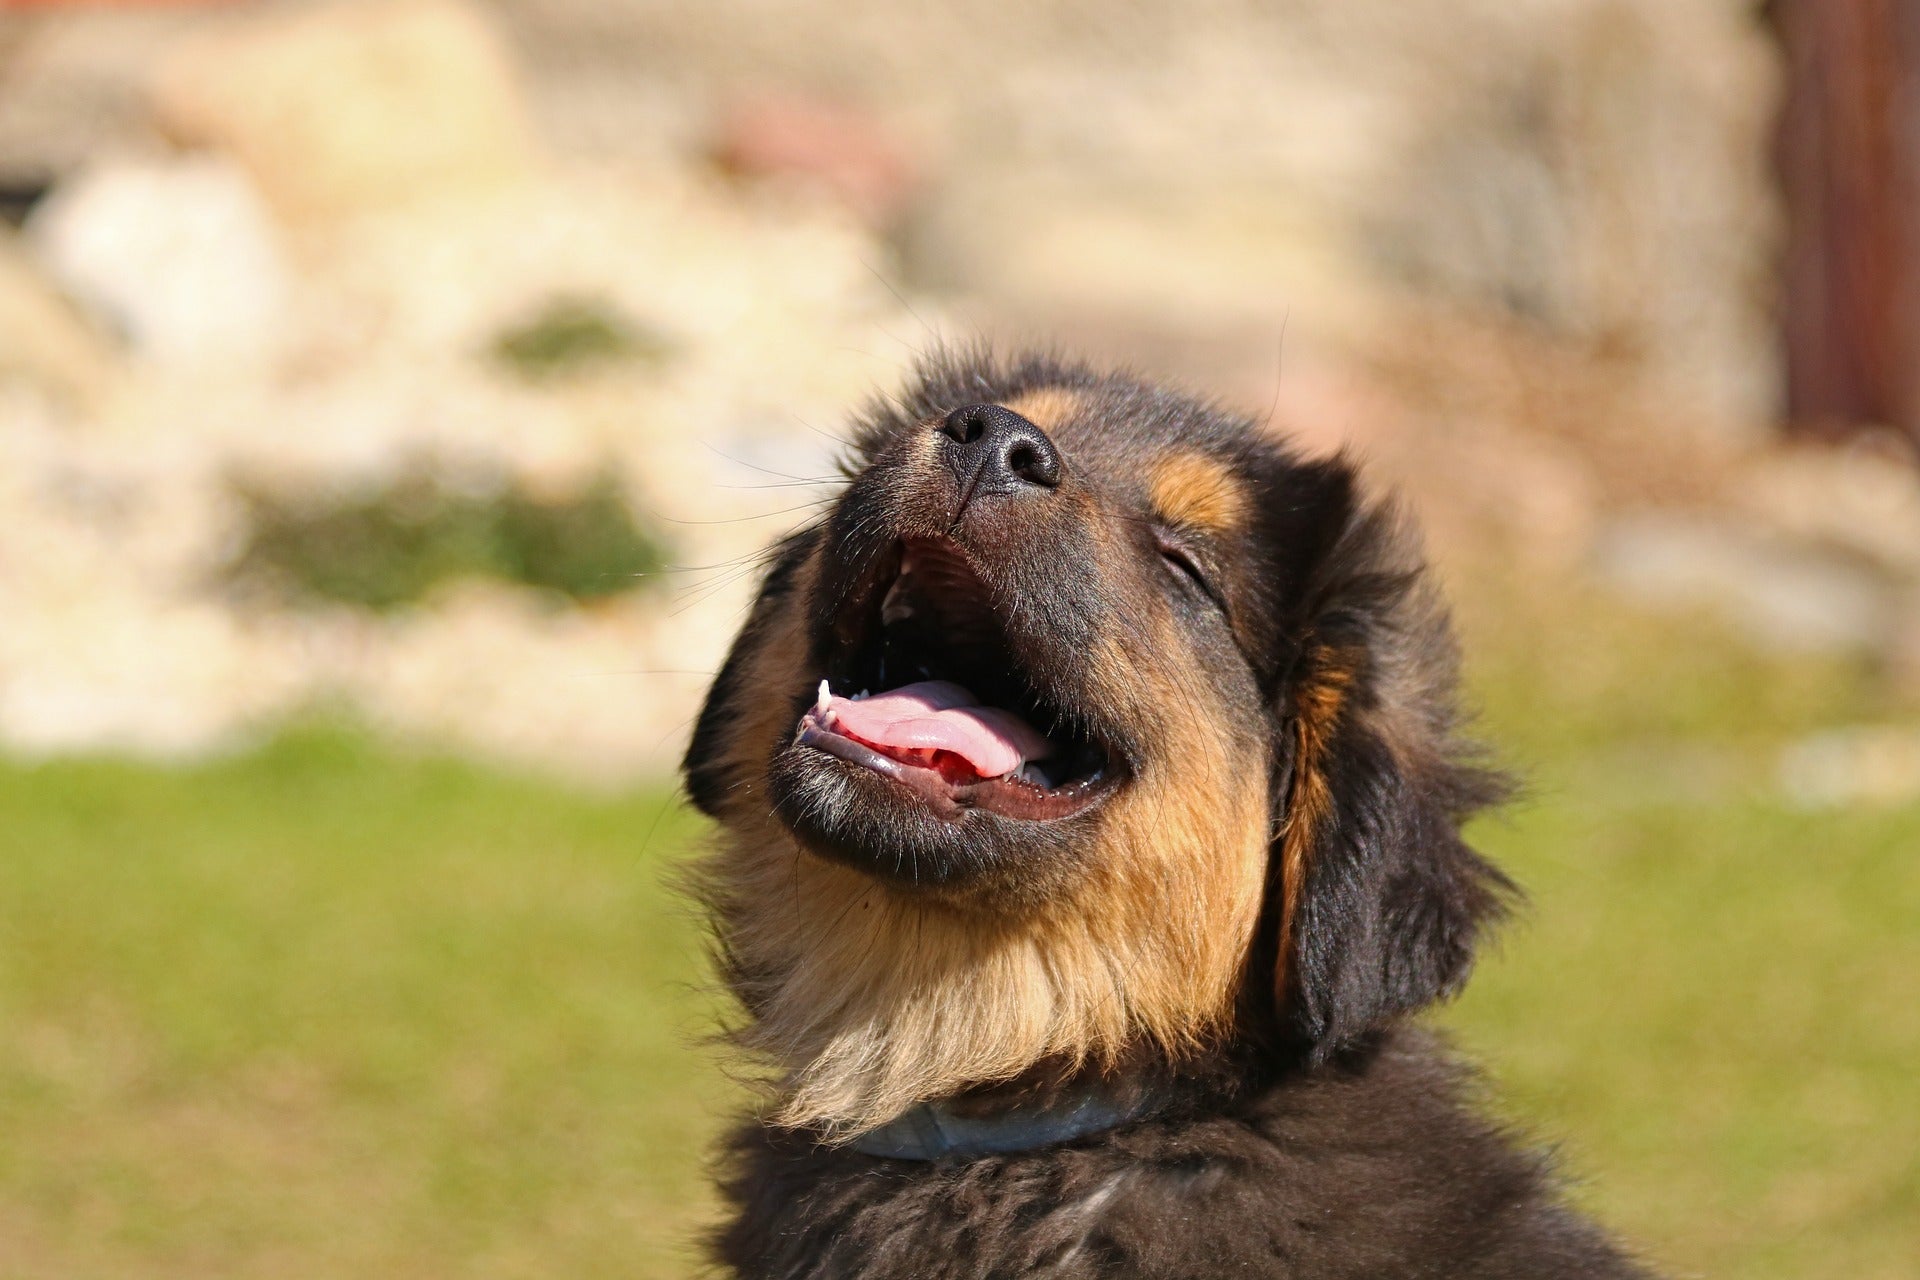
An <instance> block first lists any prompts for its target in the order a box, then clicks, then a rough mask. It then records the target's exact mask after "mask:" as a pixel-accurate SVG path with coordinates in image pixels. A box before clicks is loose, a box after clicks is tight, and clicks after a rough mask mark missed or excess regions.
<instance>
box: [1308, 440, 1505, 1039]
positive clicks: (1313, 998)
mask: <svg viewBox="0 0 1920 1280" xmlns="http://www.w3.org/2000/svg"><path fill="white" fill-rule="evenodd" d="M1296 474H1297V475H1298V473H1296ZM1312 474H1314V475H1315V476H1317V479H1318V483H1316V484H1314V485H1313V488H1315V489H1317V490H1318V493H1317V494H1316V499H1317V500H1315V501H1312V502H1308V503H1304V504H1300V505H1299V506H1296V507H1295V511H1296V512H1302V513H1304V514H1305V516H1306V518H1308V519H1310V520H1311V521H1312V523H1313V524H1314V525H1316V526H1317V528H1316V529H1315V530H1314V531H1313V533H1314V534H1317V535H1318V536H1311V535H1309V536H1305V537H1300V536H1298V535H1299V534H1300V532H1301V531H1300V530H1297V529H1296V530H1295V531H1294V532H1295V535H1296V536H1295V538H1294V539H1293V540H1292V541H1291V545H1292V546H1294V547H1297V548H1307V549H1308V557H1309V563H1308V564H1307V565H1306V566H1305V568H1304V573H1303V574H1302V575H1301V576H1299V577H1297V578H1296V580H1295V583H1294V584H1292V586H1293V589H1291V590H1289V591H1288V592H1287V594H1288V595H1289V596H1290V597H1291V598H1292V600H1293V601H1294V602H1295V603H1294V604H1293V606H1292V607H1290V608H1288V609H1287V610H1286V614H1285V617H1286V622H1285V624H1284V626H1283V627H1282V632H1283V635H1282V640H1281V643H1282V645H1283V647H1284V649H1285V653H1284V654H1283V655H1282V662H1283V663H1284V664H1285V665H1284V669H1283V670H1282V671H1281V672H1280V674H1279V677H1278V679H1277V683H1276V687H1275V707H1276V710H1277V712H1278V714H1279V717H1280V723H1281V735H1282V736H1281V750H1280V752H1279V762H1278V768H1277V777H1276V793H1277V794H1276V803H1277V805H1278V806H1279V807H1278V809H1277V812H1278V813H1279V814H1280V818H1281V826H1280V830H1279V835H1278V836H1277V838H1276V840H1275V842H1274V846H1273V866H1274V874H1273V876H1272V879H1273V881H1274V883H1273V885H1272V890H1271V894H1272V897H1271V900H1270V906H1271V908H1272V910H1273V911H1274V912H1275V913H1276V914H1277V942H1278V952H1277V964H1276V974H1275V986H1276V994H1277V996H1278V998H1279V1006H1280V1009H1281V1012H1282V1015H1283V1017H1284V1018H1285V1019H1286V1021H1287V1022H1288V1023H1289V1024H1290V1026H1291V1029H1292V1031H1293V1033H1294V1034H1295V1035H1296V1036H1297V1037H1299V1039H1300V1040H1302V1041H1303V1042H1304V1043H1306V1044H1307V1045H1309V1046H1310V1048H1311V1052H1312V1053H1313V1055H1314V1056H1315V1057H1325V1056H1326V1055H1327V1054H1330V1053H1332V1052H1333V1051H1335V1050H1336V1049H1338V1048H1339V1047H1340V1046H1342V1045H1343V1044H1347V1043H1350V1042H1351V1041H1352V1040H1354V1039H1355V1038H1356V1037H1358V1036H1360V1035H1362V1034H1363V1033H1365V1032H1366V1031H1368V1030H1369V1029H1371V1028H1374V1027H1377V1026H1379V1025H1380V1024H1382V1023H1383V1022H1385V1021H1387V1020H1388V1019H1391V1018H1392V1017H1394V1016H1395V1015H1397V1014H1401V1013H1404V1012H1406V1011H1408V1010H1412V1009H1417V1008H1419V1007H1420V1006H1422V1005H1426V1004H1429V1003H1431V1002H1433V1001H1435V1000H1439V999H1442V998H1444V997H1446V996H1448V995H1451V994H1452V993H1453V992H1454V991H1456V990H1457V989H1458V988H1459V986H1460V985H1461V984H1462V983H1463V982H1464V981H1465V980H1466V977H1467V973H1468V970H1469V969H1470V968H1471V966H1472V963H1473V954H1474V947H1475V944H1476V943H1477V942H1478V941H1479V939H1480V937H1481V936H1482V934H1483V932H1484V931H1485V930H1486V929H1487V927H1488V926H1489V925H1490V924H1492V923H1493V922H1494V921H1496V920H1497V919H1498V918H1499V917H1500V916H1501V915H1503V914H1504V912H1505V908H1506V903H1507V902H1508V900H1509V899H1510V898H1511V897H1512V896H1513V895H1514V893H1515V890H1514V887H1513V885H1512V882H1510V881H1509V880H1508V879H1507V878H1506V877H1505V876H1504V875H1502V874H1501V873H1500V872H1499V871H1498V870H1496V869H1495V868H1494V867H1493V866H1492V865H1491V864H1489V863H1488V862H1486V861H1485V860H1484V859H1482V858H1481V857H1480V856H1479V855H1478V854H1476V853H1475V852H1474V851H1473V850H1472V849H1471V848H1469V847H1468V846H1467V844H1466V842H1465V841H1464V840H1462V838H1461V834H1460V828H1461V824H1462V822H1463V821H1464V820H1465V819H1466V818H1467V817H1468V816H1470V815H1471V814H1472V813H1473V812H1475V811H1476V810H1478V809H1480V808H1483V807H1485V806H1486V805H1488V804H1491V803H1493V802H1494V801H1496V800H1498V799H1501V798H1502V797H1504V795H1505V794H1506V793H1507V790H1508V788H1507V783H1506V781H1505V779H1503V778H1501V777H1500V776H1499V775H1498V774H1496V773H1493V772H1491V771H1489V770H1487V769H1485V768H1482V767H1480V766H1479V765H1478V764H1477V763H1476V761H1475V758H1474V752H1473V750H1472V748H1471V747H1470V746H1469V745H1468V744H1466V743H1464V742H1463V741H1462V740H1461V738H1460V737H1459V733H1458V730H1459V717H1458V714H1457V712H1456V710H1455V707H1454V695H1455V685H1456V682H1457V669H1458V656H1457V650H1456V647H1455V644H1454V640H1453V635H1452V631H1451V627H1450V624H1449V621H1448V618H1447V614H1446V611H1445V609H1444V608H1443V606H1442V605H1441V603H1440V600H1439V597H1438V594H1437V592H1436V591H1435V590H1434V588H1433V586H1432V584H1431V583H1430V581H1429V580H1428V578H1427V574H1426V569H1425V566H1424V564H1423V562H1422V558H1421V554H1420V550H1419V546H1418V543H1417V540H1416V539H1415V537H1414V536H1413V534H1412V532H1411V530H1410V528H1409V527H1408V526H1407V524H1406V522H1405V521H1404V520H1403V519H1402V518H1401V516H1400V514H1399V513H1398V511H1396V510H1395V509H1394V508H1392V507H1391V506H1387V505H1378V506H1368V505H1365V504H1364V503H1362V502H1361V501H1360V500H1359V499H1358V498H1357V497H1356V495H1355V489H1354V482H1353V478H1352V472H1351V470H1350V469H1349V468H1348V467H1347V466H1346V465H1345V464H1344V463H1329V464H1322V465H1320V466H1317V467H1315V468H1313V469H1312ZM1316 544H1317V545H1316ZM1282 545H1285V544H1282Z"/></svg>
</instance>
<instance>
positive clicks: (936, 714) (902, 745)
mask: <svg viewBox="0 0 1920 1280" xmlns="http://www.w3.org/2000/svg"><path fill="white" fill-rule="evenodd" d="M814 714H815V715H817V716H819V718H820V719H821V720H822V721H823V722H825V723H826V724H827V725H828V726H830V727H831V728H833V729H835V730H837V731H839V732H841V733H844V734H846V735H848V736H849V737H854V738H858V739H860V740H861V741H862V742H865V743H868V744H870V745H872V746H876V747H894V748H897V749H905V750H922V751H951V752H952V753H953V754H955V755H957V756H959V757H961V758H962V759H964V760H965V761H966V762H967V763H968V764H970V765H972V766H973V770H974V772H975V773H977V774H979V775H980V776H981V777H983V778H998V777H1000V776H1001V775H1003V774H1008V773H1012V772H1014V771H1015V770H1017V769H1018V768H1020V766H1021V765H1023V764H1025V763H1026V762H1027V761H1029V760H1043V759H1045V758H1046V757H1047V756H1049V755H1051V754H1052V753H1053V744H1052V743H1050V742H1048V741H1047V740H1046V738H1044V737H1042V736H1041V735H1040V733H1039V731H1038V730H1036V729H1035V728H1034V727H1033V726H1032V725H1030V724H1028V723H1027V722H1026V721H1025V720H1022V719H1021V718H1020V717H1019V716H1016V715H1014V714H1013V713H1012V712H1011V711H1002V710H1000V709H999V708H998V707H983V706H981V705H979V703H978V701H977V700H976V699H975V698H974V696H973V695H972V694H970V693H968V692H967V691H966V690H965V689H963V688H961V687H960V686H959V685H957V684H953V683H951V682H949V681H946V680H923V681H921V682H920V683H919V684H909V685H903V686H901V687H900V688H898V689H889V690H887V692H885V693H876V694H874V695H873V696H872V697H870V698H858V699H855V698H842V697H839V696H837V695H836V696H832V697H829V698H828V700H827V703H826V706H825V707H824V708H815V712H814Z"/></svg>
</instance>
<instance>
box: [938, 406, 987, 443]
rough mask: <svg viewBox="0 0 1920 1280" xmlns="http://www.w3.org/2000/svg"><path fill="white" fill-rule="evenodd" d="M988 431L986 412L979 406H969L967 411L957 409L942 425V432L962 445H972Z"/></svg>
mask: <svg viewBox="0 0 1920 1280" xmlns="http://www.w3.org/2000/svg"><path fill="white" fill-rule="evenodd" d="M986 429H987V415H986V412H985V411H984V410H983V409H982V408H981V406H979V405H969V406H968V407H966V408H965V409H955V410H954V411H953V412H952V413H950V414H948V415H947V420H946V421H945V422H942V423H941V424H940V430H941V432H942V433H943V434H945V435H947V436H948V437H950V438H951V439H953V440H955V441H958V442H959V443H960V444H972V443H973V442H974V441H975V440H978V439H979V438H980V437H981V435H983V434H984V433H985V432H986Z"/></svg>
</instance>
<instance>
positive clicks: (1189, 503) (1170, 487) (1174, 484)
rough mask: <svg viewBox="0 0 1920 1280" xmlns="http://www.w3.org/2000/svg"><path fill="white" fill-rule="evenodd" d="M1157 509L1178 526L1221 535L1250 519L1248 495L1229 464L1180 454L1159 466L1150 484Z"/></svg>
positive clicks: (1149, 487)
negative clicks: (1222, 532) (1248, 515)
mask: <svg viewBox="0 0 1920 1280" xmlns="http://www.w3.org/2000/svg"><path fill="white" fill-rule="evenodd" d="M1147 487H1148V492H1149V493H1150V494H1151V496H1152V499H1153V505H1154V509H1155V510H1157V511H1158V512H1159V513H1160V514H1161V516H1162V517H1163V518H1165V519H1166V520H1168V521H1171V522H1172V523H1174V524H1181V525H1192V526H1194V527H1195V528H1199V529H1203V530H1206V531H1207V532H1209V533H1217V532H1220V531H1222V530H1225V529H1231V528H1234V527H1236V526H1238V525H1239V524H1241V523H1242V522H1243V521H1244V520H1245V519H1246V514H1247V495H1246V493H1245V491H1244V490H1243V489H1242V488H1241V485H1240V481H1239V480H1238V479H1237V478H1236V477H1235V476H1234V474H1233V472H1232V471H1231V470H1230V469H1229V468H1228V467H1227V466H1226V464H1225V463H1222V462H1219V461H1217V460H1215V459H1213V458H1209V457H1206V456H1205V455H1204V454H1198V453H1177V454H1174V455H1173V456H1171V457H1169V458H1166V459H1163V460H1162V461H1160V462H1159V463H1157V464H1155V466H1154V468H1153V471H1152V473H1151V474H1150V475H1149V477H1148V481H1147Z"/></svg>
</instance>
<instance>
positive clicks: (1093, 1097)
mask: <svg viewBox="0 0 1920 1280" xmlns="http://www.w3.org/2000/svg"><path fill="white" fill-rule="evenodd" d="M1153 1101H1154V1099H1153V1098H1152V1097H1151V1096H1144V1095H1143V1096H1141V1097H1139V1098H1136V1099H1134V1100H1133V1101H1131V1102H1124V1103H1123V1102H1120V1101H1117V1100H1116V1099H1114V1098H1111V1097H1108V1096H1107V1095H1105V1094H1103V1093H1099V1092H1095V1091H1092V1090H1088V1091H1085V1092H1082V1093H1078V1094H1069V1095H1067V1096H1066V1097H1065V1098H1062V1099H1059V1100H1058V1101H1056V1102H1055V1103H1054V1104H1053V1105H1051V1106H1039V1105H1028V1106H1023V1107H1013V1108H1010V1109H1008V1110H1006V1111H999V1112H995V1113H994V1114H992V1115H982V1116H973V1115H960V1114H958V1113H956V1112H954V1111H953V1110H952V1109H951V1108H950V1107H948V1106H947V1105H946V1104H945V1103H942V1102H938V1101H935V1102H922V1103H920V1104H918V1105H917V1106H914V1107H912V1108H910V1109H908V1110H907V1111H904V1112H902V1113H901V1114H900V1115H898V1116H896V1117H895V1118H894V1119H892V1120H891V1121H889V1122H887V1123H886V1124H883V1125H881V1126H880V1127H879V1128H878V1129H869V1130H868V1131H867V1132H865V1133H863V1134H861V1135H860V1136H859V1137H858V1138H855V1139H854V1140H853V1141H852V1142H851V1143H849V1144H848V1145H849V1146H850V1147H852V1148H853V1149H854V1150H855V1151H858V1152H860V1153H861V1154H862V1155H869V1156H880V1157H882V1158H884V1159H888V1160H938V1159H940V1158H941V1157H942V1156H984V1155H1005V1154H1009V1153H1011V1152H1015V1151H1031V1150H1033V1149H1034V1148H1036V1147H1047V1146H1052V1145H1053V1144H1055V1143H1058V1142H1071V1141H1072V1140H1073V1139H1075V1138H1084V1137H1087V1136H1089V1135H1090V1134H1096V1133H1105V1132H1106V1131H1107V1130H1109V1129H1117V1128H1119V1127H1120V1126H1121V1125H1124V1124H1126V1123H1128V1122H1129V1121H1133V1120H1137V1119H1139V1118H1140V1117H1141V1116H1142V1115H1144V1114H1145V1113H1146V1112H1147V1111H1148V1110H1149V1109H1151V1107H1152V1105H1153Z"/></svg>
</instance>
